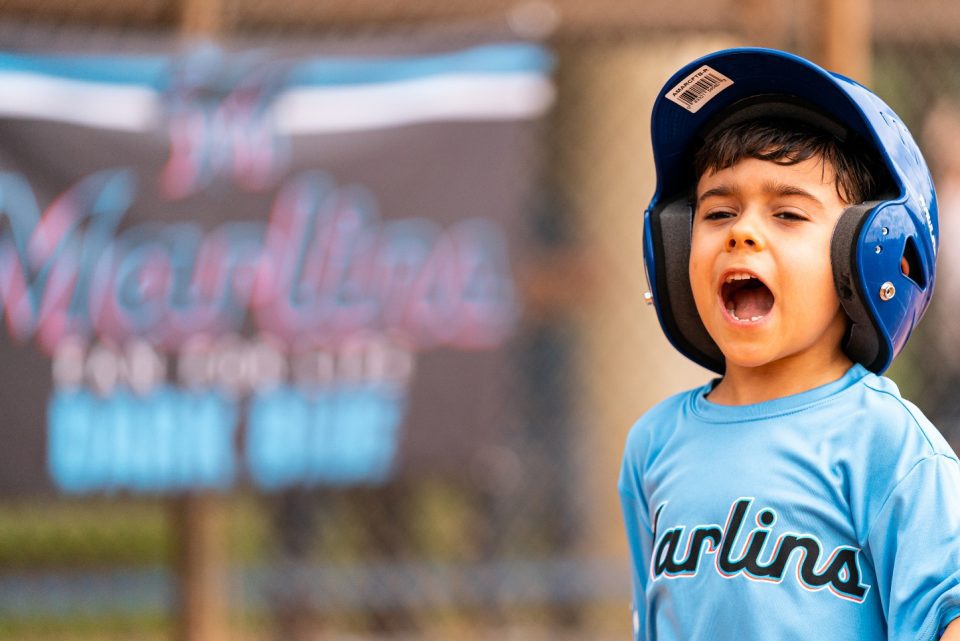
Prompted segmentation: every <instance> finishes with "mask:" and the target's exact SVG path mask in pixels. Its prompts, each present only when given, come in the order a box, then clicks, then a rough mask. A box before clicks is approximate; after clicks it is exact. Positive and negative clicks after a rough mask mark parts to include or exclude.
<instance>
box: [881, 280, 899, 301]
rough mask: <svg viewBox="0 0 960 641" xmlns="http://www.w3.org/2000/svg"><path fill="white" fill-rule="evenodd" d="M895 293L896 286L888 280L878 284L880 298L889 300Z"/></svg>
mask: <svg viewBox="0 0 960 641" xmlns="http://www.w3.org/2000/svg"><path fill="white" fill-rule="evenodd" d="M896 293H897V288H896V287H894V286H893V283H891V282H890V281H889V280H888V281H887V282H885V283H884V284H883V285H881V286H880V300H890V299H891V298H893V297H894V296H895V295H896Z"/></svg>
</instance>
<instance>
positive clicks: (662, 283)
mask: <svg viewBox="0 0 960 641" xmlns="http://www.w3.org/2000/svg"><path fill="white" fill-rule="evenodd" d="M693 213H694V207H693V205H692V204H691V201H690V200H688V199H687V198H678V199H676V200H673V201H671V202H669V203H667V204H666V205H663V206H660V207H656V208H655V209H653V210H652V211H650V212H648V214H647V224H646V226H645V227H644V236H646V238H645V239H644V241H645V242H644V247H646V248H647V249H648V250H649V251H650V252H651V253H652V256H646V264H647V276H648V278H649V279H650V286H651V288H652V290H653V291H652V293H653V299H654V300H653V302H654V306H655V307H656V309H657V316H658V317H659V319H660V326H661V327H662V328H663V331H664V333H665V334H666V335H667V338H668V339H669V340H670V342H671V343H672V344H673V346H674V347H676V348H677V350H678V351H679V352H680V353H681V354H683V355H684V356H686V357H687V358H689V359H691V360H692V361H694V362H696V363H697V364H699V365H702V366H703V367H706V368H707V369H711V370H713V371H714V372H717V373H718V374H722V373H723V372H724V370H725V369H726V366H725V362H724V358H723V353H722V352H721V351H720V348H719V347H717V344H716V343H715V342H713V339H712V338H710V334H708V333H707V328H706V327H704V325H703V321H701V320H700V315H699V313H698V312H697V306H696V303H695V302H694V300H693V289H692V288H691V287H690V239H691V235H692V232H693Z"/></svg>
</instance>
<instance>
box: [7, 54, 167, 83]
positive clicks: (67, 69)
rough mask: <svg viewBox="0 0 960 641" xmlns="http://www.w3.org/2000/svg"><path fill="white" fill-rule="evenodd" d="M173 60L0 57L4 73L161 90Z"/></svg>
mask: <svg viewBox="0 0 960 641" xmlns="http://www.w3.org/2000/svg"><path fill="white" fill-rule="evenodd" d="M170 63H171V58H169V57H163V56H132V55H130V56H94V55H71V56H45V55H43V56H38V55H21V54H15V53H0V72H10V71H14V72H20V73H34V74H38V75H44V76H52V77H56V78H61V79H65V80H78V81H83V82H102V83H107V84H121V85H142V86H150V87H156V88H159V87H160V86H161V85H162V84H163V83H165V82H166V80H167V76H168V74H169V68H170Z"/></svg>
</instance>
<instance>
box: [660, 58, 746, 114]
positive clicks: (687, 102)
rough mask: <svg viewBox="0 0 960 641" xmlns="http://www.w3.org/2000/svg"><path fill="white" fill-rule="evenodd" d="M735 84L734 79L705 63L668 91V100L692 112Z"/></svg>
mask: <svg viewBox="0 0 960 641" xmlns="http://www.w3.org/2000/svg"><path fill="white" fill-rule="evenodd" d="M732 84H733V80H730V78H727V77H726V76H725V75H723V74H722V73H720V72H719V71H717V70H716V69H713V68H711V67H709V66H707V65H703V66H702V67H700V68H699V69H697V70H696V71H694V72H693V73H692V74H690V75H689V76H687V77H686V78H684V79H683V80H682V81H681V82H680V83H679V84H678V85H677V86H676V87H674V88H673V89H671V90H670V91H668V92H667V100H669V101H671V102H675V103H677V104H678V105H680V106H681V107H683V108H684V109H686V110H687V111H689V112H690V113H692V114H695V113H697V112H698V111H700V108H701V107H703V106H704V105H705V104H707V103H708V102H710V100H711V99H713V97H714V96H716V95H717V94H718V93H720V92H721V91H723V90H724V89H726V88H727V87H729V86H730V85H732Z"/></svg>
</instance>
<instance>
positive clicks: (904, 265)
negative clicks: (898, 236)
mask: <svg viewBox="0 0 960 641" xmlns="http://www.w3.org/2000/svg"><path fill="white" fill-rule="evenodd" d="M900 270H901V271H902V272H903V275H904V276H906V277H907V278H909V279H910V280H912V281H913V282H914V283H916V284H917V287H919V288H920V289H926V288H927V275H926V274H925V273H924V271H923V264H922V263H921V262H920V251H919V250H918V249H917V241H915V240H914V239H913V236H910V237H908V238H907V242H906V244H905V245H904V247H903V258H901V259H900Z"/></svg>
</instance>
